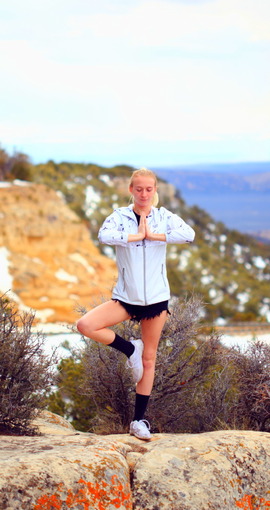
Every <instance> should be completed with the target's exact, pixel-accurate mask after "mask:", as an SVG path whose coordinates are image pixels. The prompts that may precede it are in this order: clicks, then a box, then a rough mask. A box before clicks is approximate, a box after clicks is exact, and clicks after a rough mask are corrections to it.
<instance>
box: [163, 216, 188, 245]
mask: <svg viewBox="0 0 270 510" xmlns="http://www.w3.org/2000/svg"><path fill="white" fill-rule="evenodd" d="M167 214H168V216H167V231H166V233H165V235H166V242H167V243H174V244H183V243H192V241H193V240H194V238H195V232H194V230H193V228H191V227H190V226H189V225H188V224H187V223H186V222H185V221H184V220H182V218H180V216H177V214H173V213H171V212H169V211H167Z"/></svg>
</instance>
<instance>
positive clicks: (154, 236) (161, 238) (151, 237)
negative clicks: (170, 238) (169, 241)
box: [146, 232, 166, 241]
mask: <svg viewBox="0 0 270 510" xmlns="http://www.w3.org/2000/svg"><path fill="white" fill-rule="evenodd" d="M146 239H148V240H149V241H166V235H165V234H156V233H154V232H149V234H148V236H147V237H146Z"/></svg>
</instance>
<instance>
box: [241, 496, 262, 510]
mask: <svg viewBox="0 0 270 510" xmlns="http://www.w3.org/2000/svg"><path fill="white" fill-rule="evenodd" d="M235 504H236V506H237V507H238V508H242V509H243V510H266V509H267V508H270V501H266V499H265V498H256V496H254V494H246V495H245V496H244V497H243V498H242V499H241V500H239V501H236V502H235Z"/></svg>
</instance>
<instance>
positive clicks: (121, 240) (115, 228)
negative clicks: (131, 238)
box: [98, 211, 128, 246]
mask: <svg viewBox="0 0 270 510" xmlns="http://www.w3.org/2000/svg"><path fill="white" fill-rule="evenodd" d="M98 240H99V242H100V243H102V244H109V245H118V246H126V245H127V242H128V234H127V233H126V232H124V226H123V221H122V218H121V215H120V214H119V213H117V212H116V211H114V212H113V213H112V214H110V216H108V217H107V218H106V220H105V221H104V223H103V225H102V226H101V228H100V230H99V233H98Z"/></svg>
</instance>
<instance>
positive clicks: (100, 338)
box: [77, 168, 195, 440]
mask: <svg viewBox="0 0 270 510" xmlns="http://www.w3.org/2000/svg"><path fill="white" fill-rule="evenodd" d="M129 191H130V193H131V195H132V198H133V204H132V205H129V206H128V207H120V208H118V209H116V210H115V211H114V212H113V213H112V214H111V215H110V216H108V218H107V219H106V220H105V221H104V223H103V225H102V227H101V229H100V231H99V241H100V242H101V243H104V244H109V245H114V246H115V249H116V261H117V266H118V280H117V283H116V286H115V288H114V290H113V293H112V299H111V300H110V301H108V302H106V303H103V304H101V305H99V306H97V307H96V308H94V309H93V310H91V311H89V312H88V313H86V314H85V315H84V316H83V317H82V318H81V319H79V321H78V323H77V327H78V330H79V332H80V333H82V334H83V335H85V336H87V337H89V338H92V339H93V340H96V341H97V342H101V343H103V344H106V345H108V346H110V347H113V348H115V349H117V350H118V351H121V352H122V353H124V354H125V355H126V356H127V357H128V358H129V359H128V361H127V366H128V367H129V368H130V369H131V370H132V375H133V379H134V382H135V384H136V400H135V412H134V417H133V421H132V422H131V424H130V434H132V435H135V436H136V437H138V438H139V439H145V440H149V439H150V438H151V435H150V431H149V428H150V426H149V424H148V422H147V421H146V420H144V419H143V417H144V414H145V411H146V407H147V404H148V400H149V397H150V394H151V391H152V387H153V381H154V371H155V361H156V353H157V348H158V343H159V339H160V335H161V332H162V328H163V326H164V323H165V321H166V318H167V314H168V300H169V298H170V289H169V284H168V280H167V273H166V244H167V243H190V242H192V241H193V239H194V236H195V233H194V230H193V229H192V228H191V227H190V226H188V225H187V224H186V223H185V222H184V221H183V220H182V219H181V218H180V217H179V216H177V215H176V214H173V213H171V212H170V211H168V210H167V209H165V208H164V207H161V208H160V209H157V208H156V205H157V202H158V195H157V178H156V176H155V174H154V173H153V172H152V171H150V170H147V169H145V168H142V169H140V170H136V171H135V172H133V174H132V176H131V179H130V184H129ZM127 319H132V320H136V321H138V322H140V323H141V335H142V340H131V341H127V340H125V339H123V338H121V337H120V336H119V335H117V334H115V333H114V332H113V331H112V330H111V329H109V328H110V326H113V325H115V324H118V323H120V322H122V321H125V320H127Z"/></svg>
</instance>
